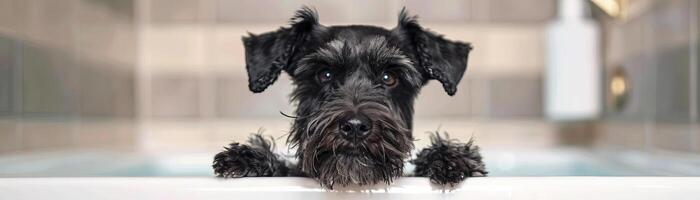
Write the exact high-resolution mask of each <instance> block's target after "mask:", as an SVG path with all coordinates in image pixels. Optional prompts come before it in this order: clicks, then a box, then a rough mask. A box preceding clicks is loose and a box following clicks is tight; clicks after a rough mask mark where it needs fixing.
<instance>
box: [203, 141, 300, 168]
mask: <svg viewBox="0 0 700 200" xmlns="http://www.w3.org/2000/svg"><path fill="white" fill-rule="evenodd" d="M249 143H251V144H250V145H245V144H240V143H232V144H230V145H229V146H228V147H225V148H224V151H222V152H220V153H218V154H216V156H214V164H213V165H212V167H213V168H214V173H215V174H216V176H218V177H225V178H234V177H251V176H283V175H284V174H285V173H286V171H287V170H286V167H285V166H284V162H282V161H281V160H279V159H278V158H277V156H276V155H275V154H274V153H273V152H272V149H271V148H272V147H271V145H270V142H267V141H266V140H265V139H264V138H263V137H262V136H260V135H253V136H252V137H251V138H250V139H249ZM273 145H274V144H273Z"/></svg>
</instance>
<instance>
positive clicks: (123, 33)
mask: <svg viewBox="0 0 700 200" xmlns="http://www.w3.org/2000/svg"><path fill="white" fill-rule="evenodd" d="M301 5H310V6H313V7H315V8H316V9H317V10H318V11H319V13H320V15H321V21H322V23H324V24H327V25H333V24H349V23H358V24H372V25H378V26H384V27H387V28H391V27H393V26H394V25H395V24H396V17H397V16H396V15H397V13H398V12H399V10H400V9H401V7H403V6H406V7H407V8H408V9H409V10H410V11H411V12H412V13H415V14H418V15H420V20H421V21H422V22H424V25H425V26H426V27H429V28H431V29H432V30H435V31H436V32H439V33H442V34H445V35H446V36H447V37H448V38H451V39H455V40H463V41H469V42H472V43H473V44H474V46H475V50H474V51H473V52H472V54H471V55H470V68H469V70H468V72H467V75H466V76H465V78H464V79H463V80H462V83H461V84H460V85H459V92H458V93H457V95H455V96H454V97H449V96H448V95H446V94H445V93H444V91H443V90H442V88H441V87H440V84H438V83H437V82H431V83H430V84H428V85H427V86H426V87H425V88H424V89H423V91H422V94H421V96H420V98H419V100H418V102H417V105H416V114H417V116H418V117H419V118H423V119H426V118H431V119H432V118H442V119H450V117H452V118H451V119H455V118H460V119H461V118H476V119H484V118H485V119H502V118H507V119H512V118H515V119H522V118H525V119H532V118H534V119H539V118H540V117H541V115H542V114H541V113H542V111H541V109H542V100H541V96H542V89H541V85H542V84H541V82H542V77H541V74H542V67H543V65H544V64H543V62H544V55H543V53H544V49H543V48H544V47H543V40H544V38H543V29H544V26H545V25H546V22H548V21H549V20H550V19H552V18H553V17H554V16H555V7H556V4H555V0H449V1H440V2H439V3H438V2H432V1H430V2H429V1H418V0H409V1H398V0H392V1H373V0H361V1H341V0H333V1H321V0H299V1H277V0H262V1H260V0H136V1H134V0H0V152H14V151H22V150H43V149H63V148H73V147H105V146H126V147H130V146H134V145H139V144H142V145H143V143H149V142H150V143H149V144H164V145H166V146H167V145H171V146H172V145H175V146H178V145H181V144H179V143H177V142H176V141H187V142H190V143H196V142H192V140H195V139H196V138H206V139H204V140H205V141H214V140H216V144H215V147H218V146H219V145H221V144H219V142H220V141H221V140H227V139H229V138H232V135H231V134H240V133H241V132H243V133H245V134H247V133H248V132H250V130H256V129H257V127H259V126H261V124H260V123H249V124H247V123H243V122H251V121H246V120H256V119H263V118H265V119H273V120H277V123H280V122H283V123H282V124H283V125H284V126H286V125H288V124H287V123H286V119H284V118H283V117H282V116H281V115H280V114H279V112H280V111H283V112H285V113H290V112H292V110H293V108H292V107H291V106H290V105H289V103H288V94H289V91H290V89H291V84H290V82H289V78H288V77H287V76H286V75H283V76H282V77H281V78H280V80H279V81H278V82H277V83H275V84H274V85H273V86H272V87H271V88H269V89H267V91H265V92H264V93H262V94H252V93H251V92H249V91H248V88H247V77H246V73H245V71H244V57H243V55H244V50H243V48H242V47H243V45H242V44H241V41H240V38H241V36H242V35H244V34H245V33H246V32H247V31H250V32H253V33H261V32H265V31H270V30H274V29H276V28H278V27H279V26H282V25H285V24H287V21H288V19H289V17H291V16H292V14H293V12H294V11H295V10H296V9H298V8H300V7H301ZM227 120H233V121H235V120H238V121H241V120H242V122H239V123H234V122H231V123H228V122H227V123H221V124H219V123H218V121H227ZM162 121H165V122H164V123H160V122H162ZM169 122H173V123H175V124H177V126H169V125H167V124H169ZM199 123H203V124H206V125H202V124H199ZM242 123H243V124H246V126H245V127H253V128H250V129H245V130H243V131H242V129H243V128H242V127H241V126H238V125H240V124H242ZM439 123H441V122H431V123H430V125H427V126H425V127H428V128H427V129H434V128H436V127H437V126H440V125H438V124H439ZM163 124H165V125H163ZM230 124H233V126H232V125H230ZM494 124H499V123H494ZM536 124H538V125H537V126H541V128H539V129H537V128H536V129H533V130H537V131H540V132H547V133H551V130H550V127H549V126H548V125H543V124H539V123H536ZM218 125H221V126H218ZM419 125H420V124H419ZM494 126H496V125H494ZM272 127H277V126H272ZM266 128H269V127H266ZM175 130H177V131H175ZM480 130H482V131H481V132H482V133H480V134H483V133H486V132H489V131H483V130H485V129H480ZM489 130H496V129H493V128H489ZM508 130H513V129H508ZM421 131H424V130H421ZM537 131H535V132H537ZM180 132H181V133H182V134H181V135H178V133H180ZM495 132H498V131H495ZM212 134H213V135H214V136H215V137H209V136H211V135H212ZM483 135H489V134H483ZM511 135H513V134H511ZM464 136H465V137H466V136H468V135H467V134H465V135H464ZM541 136H542V137H540V138H541V139H542V140H543V141H545V140H547V141H548V139H547V138H548V137H545V136H548V135H546V134H545V135H541ZM484 137H486V136H484ZM492 137H493V138H495V137H496V136H495V135H494V136H492ZM224 138H226V139H224ZM549 139H551V138H549ZM144 141H145V142H144ZM173 141H175V142H173ZM145 146H147V147H146V148H148V147H154V146H156V147H157V146H158V145H151V146H149V145H148V144H147V145H145Z"/></svg>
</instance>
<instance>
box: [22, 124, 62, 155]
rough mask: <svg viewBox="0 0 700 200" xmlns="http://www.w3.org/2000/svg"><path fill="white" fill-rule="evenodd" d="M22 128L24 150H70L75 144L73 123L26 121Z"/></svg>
mask: <svg viewBox="0 0 700 200" xmlns="http://www.w3.org/2000/svg"><path fill="white" fill-rule="evenodd" d="M21 126H22V128H21V129H22V142H23V145H22V150H43V149H59V148H69V147H70V146H71V145H72V144H73V136H74V135H73V130H74V127H73V126H74V123H73V122H67V121H52V120H33V121H26V120H25V121H23V122H22V125H21Z"/></svg>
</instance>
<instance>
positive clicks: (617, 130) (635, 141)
mask: <svg viewBox="0 0 700 200" xmlns="http://www.w3.org/2000/svg"><path fill="white" fill-rule="evenodd" d="M647 128H648V127H647V126H645V125H644V123H643V122H625V121H609V122H603V123H601V124H600V125H599V132H598V138H597V140H596V142H595V143H596V146H599V147H614V148H623V149H631V150H645V149H646V144H647V143H646V141H647V140H646V134H648V133H651V132H653V131H654V130H647Z"/></svg>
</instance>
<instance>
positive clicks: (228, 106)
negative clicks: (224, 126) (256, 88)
mask: <svg viewBox="0 0 700 200" xmlns="http://www.w3.org/2000/svg"><path fill="white" fill-rule="evenodd" d="M291 91H292V83H291V80H290V79H289V76H287V75H286V74H282V75H280V77H279V79H278V80H277V82H275V83H274V84H272V85H271V86H270V87H268V88H267V89H266V90H265V91H264V92H262V93H255V94H254V93H253V92H251V91H250V90H249V89H248V78H247V77H245V76H243V77H241V76H224V77H219V79H218V80H217V94H218V96H217V105H218V106H217V107H218V109H217V112H218V116H220V117H224V118H228V117H241V118H247V117H282V115H281V114H280V113H279V112H280V111H282V112H284V113H287V114H290V115H293V114H294V112H293V111H294V108H293V107H292V105H291V103H290V102H289V94H290V93H291Z"/></svg>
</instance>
